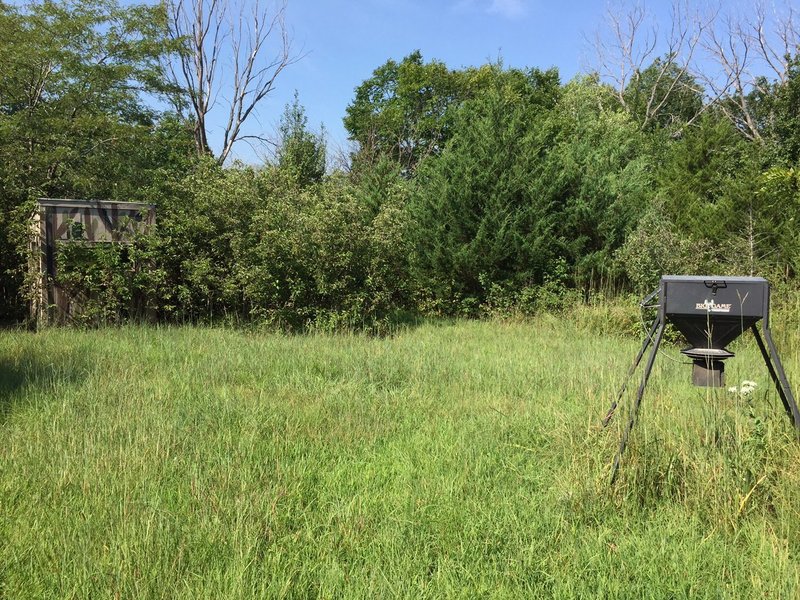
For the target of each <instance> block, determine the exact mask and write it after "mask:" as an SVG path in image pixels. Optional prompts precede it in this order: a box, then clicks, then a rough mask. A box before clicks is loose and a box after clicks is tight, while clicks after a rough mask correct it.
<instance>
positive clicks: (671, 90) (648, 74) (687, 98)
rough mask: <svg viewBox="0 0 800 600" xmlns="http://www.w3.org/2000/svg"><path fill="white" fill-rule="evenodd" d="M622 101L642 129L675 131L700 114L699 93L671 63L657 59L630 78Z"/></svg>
mask: <svg viewBox="0 0 800 600" xmlns="http://www.w3.org/2000/svg"><path fill="white" fill-rule="evenodd" d="M623 101H624V105H625V108H626V110H627V111H628V112H629V113H630V115H631V117H632V118H633V120H634V121H635V122H637V123H639V124H640V126H641V127H642V128H643V129H653V128H656V127H660V128H666V129H670V130H672V131H679V130H680V129H682V128H683V127H684V126H685V125H686V124H687V123H690V122H692V121H694V120H695V118H696V117H697V116H698V115H699V114H700V113H701V112H702V110H703V90H702V87H701V86H700V84H699V82H698V81H697V80H696V79H695V78H694V77H693V76H692V75H691V74H690V73H689V72H688V71H686V70H685V69H683V68H682V67H681V66H679V65H678V64H677V63H676V62H675V61H672V60H668V59H666V60H665V59H661V58H659V59H656V60H655V61H653V63H652V64H651V65H650V66H648V67H647V68H645V69H643V70H642V71H641V72H637V73H636V74H635V75H634V76H633V77H631V80H630V82H629V83H628V86H627V87H626V88H625V90H624V93H623Z"/></svg>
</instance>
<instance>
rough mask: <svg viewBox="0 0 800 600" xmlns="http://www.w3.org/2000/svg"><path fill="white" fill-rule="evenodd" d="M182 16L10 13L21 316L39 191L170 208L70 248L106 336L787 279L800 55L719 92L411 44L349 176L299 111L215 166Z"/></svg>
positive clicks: (0, 62)
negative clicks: (718, 279) (188, 62)
mask: <svg viewBox="0 0 800 600" xmlns="http://www.w3.org/2000/svg"><path fill="white" fill-rule="evenodd" d="M168 21H169V19H168V13H167V12H165V8H164V6H160V7H141V6H133V7H124V8H123V7H119V6H117V5H116V4H114V3H110V2H92V3H88V2H81V3H79V4H76V3H69V4H54V3H43V4H38V5H34V6H32V7H29V8H25V9H20V8H18V7H16V6H11V5H6V4H3V3H0V31H2V32H3V33H2V38H0V69H2V73H3V76H2V78H0V203H2V214H1V215H0V256H1V260H2V265H0V267H1V268H2V274H0V302H1V303H2V306H0V312H1V313H2V314H3V315H4V317H5V318H11V317H13V318H22V317H23V316H24V313H25V293H26V289H28V287H27V285H26V264H27V260H28V252H29V249H28V245H27V242H28V237H27V236H28V229H27V219H28V217H29V215H30V208H31V200H32V199H33V198H37V197H71V198H107V199H114V200H120V201H125V200H136V201H145V202H150V203H154V204H156V206H157V227H156V229H155V231H154V232H153V233H152V234H151V235H149V236H146V237H142V238H141V239H138V240H136V243H135V244H134V245H133V246H130V247H117V246H109V247H100V246H95V247H92V248H89V247H80V246H72V247H68V246H66V245H65V246H64V247H63V248H62V251H61V252H60V255H59V267H60V273H61V275H60V277H62V281H61V282H60V283H62V284H63V285H65V286H68V287H72V288H74V289H76V290H80V291H81V292H82V293H84V294H86V296H87V298H89V301H88V303H87V310H86V317H87V318H91V319H98V318H99V319H101V320H104V321H106V322H108V321H112V322H113V321H120V320H123V319H125V318H128V317H131V316H137V315H139V316H147V317H148V318H158V319H160V320H173V321H207V320H215V319H227V320H233V321H237V322H252V321H265V322H271V323H276V324H280V325H284V326H288V327H293V328H294V327H303V326H306V325H308V324H315V325H322V326H331V327H337V326H369V325H373V324H375V323H376V322H378V323H379V322H382V321H384V320H387V319H393V318H397V317H398V315H418V314H441V315H469V316H477V315H480V314H483V313H486V312H496V311H522V312H536V311H538V310H542V309H552V308H556V307H559V306H562V305H564V304H565V303H570V302H575V301H580V300H581V299H585V298H587V297H589V296H591V294H592V293H594V292H596V291H598V290H600V291H603V292H607V291H609V290H615V291H619V290H633V291H637V292H639V291H643V290H648V291H649V289H648V288H650V287H652V286H653V285H654V284H655V282H656V281H657V279H658V277H659V275H660V274H661V273H665V272H673V273H682V272H691V273H700V272H714V273H721V274H726V273H730V274H733V273H736V274H745V275H746V274H759V275H765V276H767V277H769V278H771V279H772V280H774V281H783V282H787V283H789V284H792V283H793V282H794V281H795V273H796V271H797V269H798V266H799V264H798V261H800V243H798V233H797V231H798V228H797V221H798V219H800V174H798V163H799V162H800V60H798V52H797V46H796V45H794V46H793V53H791V54H788V55H786V56H785V57H784V58H785V69H784V71H785V72H783V73H782V74H780V76H778V75H775V76H773V77H771V78H769V77H765V76H762V78H761V80H760V82H759V84H758V85H757V86H749V87H747V88H744V87H743V86H738V87H739V88H741V89H738V90H737V86H733V87H730V86H729V87H728V88H725V89H723V90H722V92H715V93H713V94H712V93H711V92H712V91H713V89H714V88H713V83H712V82H710V81H703V79H702V77H700V76H698V75H697V74H693V73H692V72H690V71H689V70H688V69H685V68H683V67H682V66H681V63H680V62H679V61H678V60H677V58H676V57H677V56H678V55H677V54H676V53H672V54H670V55H668V56H662V57H657V58H654V59H653V60H652V61H651V62H650V63H649V64H648V65H644V66H642V68H641V69H639V70H638V71H635V75H634V76H632V77H629V78H627V79H626V80H625V81H624V82H623V84H624V85H622V86H621V87H620V86H616V87H615V85H613V82H608V80H607V78H604V77H601V75H602V74H601V75H586V76H581V77H578V78H575V79H573V80H572V81H569V82H563V81H561V79H560V77H559V74H558V73H557V72H556V71H555V70H552V69H551V70H545V71H543V70H539V69H536V68H530V69H517V68H507V67H505V66H504V65H503V64H502V63H493V64H486V65H483V66H481V67H470V68H461V69H452V68H450V67H448V66H447V65H445V64H442V63H441V62H437V61H426V60H424V59H423V57H422V55H421V54H420V53H419V52H414V53H412V54H410V55H409V56H407V57H406V58H404V59H403V60H401V61H399V62H398V61H393V60H389V61H388V62H386V63H385V64H384V65H381V66H380V67H378V68H377V69H376V70H375V71H374V72H373V73H372V75H371V76H370V77H369V78H368V79H366V80H365V81H364V82H363V84H362V85H360V86H359V87H358V88H357V89H356V91H355V97H354V98H353V100H352V102H351V104H350V106H349V107H348V109H347V114H346V115H345V117H344V123H345V127H346V129H347V131H348V133H349V135H350V137H351V139H352V140H353V142H354V146H353V151H352V153H351V154H350V155H349V156H348V157H347V160H346V161H345V164H342V165H339V166H338V167H336V168H326V153H327V151H326V143H325V136H324V132H318V131H314V130H313V129H312V128H310V127H309V125H308V123H307V119H306V115H305V111H304V109H303V107H302V104H301V103H300V100H299V99H298V98H297V97H296V98H295V101H294V102H293V103H291V104H290V105H289V106H287V107H286V108H285V110H284V114H283V117H282V120H281V127H280V132H279V139H278V140H277V151H276V152H275V158H274V160H271V161H268V162H266V163H265V164H263V165H258V166H246V165H241V164H232V165H228V166H225V167H223V166H220V165H219V160H215V159H214V157H213V156H210V152H209V151H208V149H207V148H206V149H205V150H204V151H203V152H199V153H198V150H197V148H198V145H197V143H196V139H197V130H198V129H197V120H196V119H194V118H192V117H191V116H186V115H185V114H184V113H183V112H181V111H180V110H178V108H180V106H181V105H182V103H181V99H182V98H183V99H184V100H185V90H182V89H181V88H180V86H178V85H176V84H175V82H174V81H172V80H171V79H170V78H169V77H168V76H167V72H166V71H165V68H164V64H165V57H169V56H171V55H174V54H175V53H180V52H181V51H182V50H181V46H180V42H181V39H180V38H177V39H176V38H175V37H174V36H173V37H171V36H170V35H169V31H168ZM154 98H161V99H162V102H161V105H164V104H165V103H166V104H167V105H171V106H174V107H176V109H175V110H156V109H155V108H154V106H156V105H158V104H157V103H156V102H154V101H153V99H154ZM183 105H185V102H183ZM743 107H744V108H743ZM745 117H746V118H745ZM133 298H138V299H140V300H141V301H140V302H139V303H137V304H136V306H137V311H138V312H137V313H134V312H132V311H131V308H130V307H131V306H132V303H131V300H132V299H133Z"/></svg>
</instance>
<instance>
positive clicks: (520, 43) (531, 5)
mask: <svg viewBox="0 0 800 600" xmlns="http://www.w3.org/2000/svg"><path fill="white" fill-rule="evenodd" d="M605 9H606V4H605V2H603V1H602V0H594V1H590V0H578V1H569V2H552V1H545V0H427V1H426V0H358V1H355V0H349V1H348V0H289V3H288V8H287V25H288V27H289V28H290V30H291V32H292V37H293V40H294V42H293V43H294V47H295V49H296V50H297V51H298V52H303V53H304V57H303V58H302V60H300V61H299V62H297V63H296V64H294V65H292V66H290V67H289V68H288V69H287V70H286V71H284V72H283V74H282V75H281V77H280V79H279V80H278V82H277V89H276V90H275V92H274V93H273V95H272V96H271V97H270V98H268V99H267V100H266V101H265V102H264V104H263V105H262V106H261V109H260V112H259V115H258V121H257V122H255V121H254V122H253V123H252V124H251V127H253V128H254V129H255V130H256V131H259V132H263V133H266V134H268V135H272V134H273V132H274V131H275V130H276V128H277V123H278V121H279V118H280V115H281V113H282V112H283V108H284V106H285V104H286V103H287V102H288V101H290V100H291V97H292V95H293V93H294V90H295V89H296V90H297V91H298V93H299V96H300V102H301V104H303V105H304V106H305V108H306V112H307V114H308V118H309V125H310V126H312V127H313V128H318V126H319V125H320V124H324V126H325V128H326V129H327V131H328V138H329V150H330V151H331V152H332V153H335V152H336V150H337V149H338V148H346V147H347V141H346V138H347V134H346V132H345V130H344V127H343V126H342V118H343V117H344V115H345V108H346V107H347V105H348V104H349V103H350V102H351V101H352V99H353V97H354V90H355V88H356V87H357V86H358V85H359V84H360V83H361V82H363V81H364V80H365V79H367V78H369V77H370V75H371V74H372V71H373V70H374V69H376V68H377V67H379V66H380V65H382V64H383V63H384V62H386V60H388V59H390V58H393V59H397V60H399V59H402V58H403V57H404V56H406V55H408V54H409V53H411V52H412V51H414V50H416V49H419V50H420V51H421V52H422V55H423V58H424V59H425V60H431V59H437V60H441V61H443V62H445V63H446V64H447V65H448V66H449V67H450V68H460V67H465V66H470V65H480V64H483V63H486V62H487V61H494V60H497V58H498V57H502V59H503V62H504V64H505V65H506V66H513V67H525V66H531V67H539V68H542V69H546V68H549V67H553V66H555V67H558V69H559V71H560V72H561V76H562V80H565V81H566V80H568V79H570V78H572V77H573V76H574V75H575V74H576V73H577V72H579V70H581V67H582V66H583V64H584V63H585V60H584V57H585V56H586V55H587V43H586V42H585V41H584V37H583V36H584V34H587V35H592V34H593V32H594V31H595V30H596V29H597V28H598V25H599V24H600V21H601V20H602V17H603V14H604V11H605ZM236 154H237V156H238V157H240V158H241V159H243V160H245V161H248V162H249V161H254V162H255V161H258V155H257V153H255V152H254V151H253V150H251V149H250V148H248V147H247V145H245V144H241V145H240V146H239V147H238V148H237V150H236Z"/></svg>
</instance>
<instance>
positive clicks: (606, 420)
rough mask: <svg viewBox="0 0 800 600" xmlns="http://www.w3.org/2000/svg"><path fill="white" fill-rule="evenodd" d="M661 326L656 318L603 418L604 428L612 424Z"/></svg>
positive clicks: (659, 320)
mask: <svg viewBox="0 0 800 600" xmlns="http://www.w3.org/2000/svg"><path fill="white" fill-rule="evenodd" d="M660 324H661V319H660V318H658V317H656V318H655V319H654V320H653V325H652V326H651V327H650V331H648V332H647V337H646V338H645V339H644V343H643V344H642V347H641V348H639V353H638V354H637V355H636V359H635V360H634V361H633V364H632V365H631V367H630V369H628V374H627V375H625V379H624V380H623V382H622V388H620V390H619V393H618V394H617V397H616V398H615V399H614V401H613V402H612V403H611V408H609V409H608V412H607V413H606V416H605V417H603V427H607V426H608V424H609V423H610V422H611V419H612V418H613V417H614V413H615V412H616V410H617V406H618V405H619V401H620V400H621V399H622V395H623V394H624V393H625V390H626V389H627V387H628V382H629V381H630V379H631V377H632V376H633V374H634V372H635V371H636V368H637V367H638V366H639V363H640V362H642V357H643V356H644V353H645V352H646V351H647V347H648V346H649V345H650V344H651V343H652V342H653V334H655V332H656V329H658V326H659V325H660Z"/></svg>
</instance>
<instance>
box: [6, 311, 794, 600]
mask: <svg viewBox="0 0 800 600" xmlns="http://www.w3.org/2000/svg"><path fill="white" fill-rule="evenodd" d="M794 336H795V332H789V333H786V334H784V335H783V336H782V337H781V338H779V340H778V342H779V346H780V350H781V351H782V356H783V358H784V362H785V365H786V367H787V371H788V373H789V377H790V379H791V380H793V381H794V382H795V383H796V384H800V338H797V337H794ZM638 343H639V342H638V341H637V340H636V338H634V337H619V336H615V335H611V334H606V335H602V336H597V335H595V334H594V333H592V332H591V331H590V328H588V327H586V326H584V325H582V322H581V320H580V319H578V318H564V319H557V318H555V317H542V318H539V319H536V320H535V321H532V322H526V323H520V322H502V321H494V322H493V321H484V322H458V323H449V324H439V325H435V324H430V325H422V326H419V327H416V328H412V329H408V330H406V331H401V332H398V333H397V334H396V335H394V336H390V337H386V338H370V337H366V336H357V335H352V336H347V335H309V336H296V337H291V336H282V335H274V334H259V333H247V332H241V331H230V330H219V329H201V328H182V329H169V328H163V329H155V328H138V327H130V328H123V329H106V330H98V331H74V330H51V331H46V332H44V333H39V334H31V333H23V332H5V333H0V597H3V598H15V599H16V598H90V597H91V598H116V597H119V598H177V597H180V598H253V597H266V598H282V597H286V598H308V597H326V598H342V597H350V598H384V597H387V598H392V597H406V598H441V597H464V598H473V597H508V598H520V597H562V598H575V597H605V598H614V597H618V598H639V597H643V598H644V597H647V598H676V597H691V598H705V597H710V598H720V597H728V598H753V597H770V598H797V597H800V445H799V444H797V443H796V442H795V441H794V439H793V434H792V429H791V426H790V422H789V420H788V419H787V418H786V416H785V413H783V410H782V408H781V406H780V401H779V400H778V399H777V397H776V394H775V392H774V390H773V388H772V386H771V385H770V383H769V380H768V375H767V372H766V369H765V368H764V366H763V363H762V362H761V359H760V356H759V355H758V354H757V350H756V349H755V347H754V346H753V345H752V344H751V343H749V342H748V343H739V344H735V345H734V346H735V347H733V348H732V349H733V350H734V351H736V352H737V357H736V358H735V359H732V360H731V361H729V364H728V383H729V385H736V384H737V383H738V382H740V381H741V380H744V379H748V380H754V381H756V382H757V383H758V387H757V388H756V392H755V393H753V394H751V395H749V396H747V397H741V396H739V395H737V394H734V393H731V392H728V391H727V390H714V391H707V390H705V389H701V388H694V387H692V386H691V385H690V376H691V368H690V366H688V365H686V364H681V363H683V362H684V361H683V359H682V357H681V356H680V354H679V353H678V350H677V348H676V347H668V348H666V349H665V350H664V351H663V352H662V356H661V357H660V358H659V360H658V361H657V362H656V368H655V370H654V374H653V377H652V379H651V385H650V386H649V388H648V392H647V394H646V396H645V399H644V404H643V407H642V413H641V420H640V422H639V424H638V425H637V427H636V429H635V430H634V432H633V435H632V438H631V443H630V446H629V449H628V453H627V454H626V457H625V460H624V461H623V466H622V471H621V474H620V478H619V480H618V482H617V485H616V486H615V488H613V489H611V488H609V486H608V476H609V471H610V464H611V460H612V458H613V455H614V452H615V450H616V445H617V442H618V439H619V434H620V428H621V426H622V425H623V423H624V420H625V416H626V415H625V411H624V410H623V411H621V413H620V414H619V415H618V418H617V419H616V420H615V421H614V422H613V426H611V427H610V428H609V429H607V430H603V429H601V428H600V427H599V419H600V417H602V415H603V414H604V413H605V411H606V409H607V407H608V404H609V402H610V400H611V398H612V397H613V395H614V393H615V391H616V390H617V388H618V386H619V384H620V383H621V380H622V377H623V375H624V373H625V371H626V369H627V367H628V365H629V363H630V361H631V360H632V358H633V356H634V354H635V351H636V349H637V347H638ZM631 387H633V388H635V385H632V386H631ZM796 389H797V388H796ZM629 399H630V397H629V396H628V397H627V400H629ZM626 405H627V401H626Z"/></svg>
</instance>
